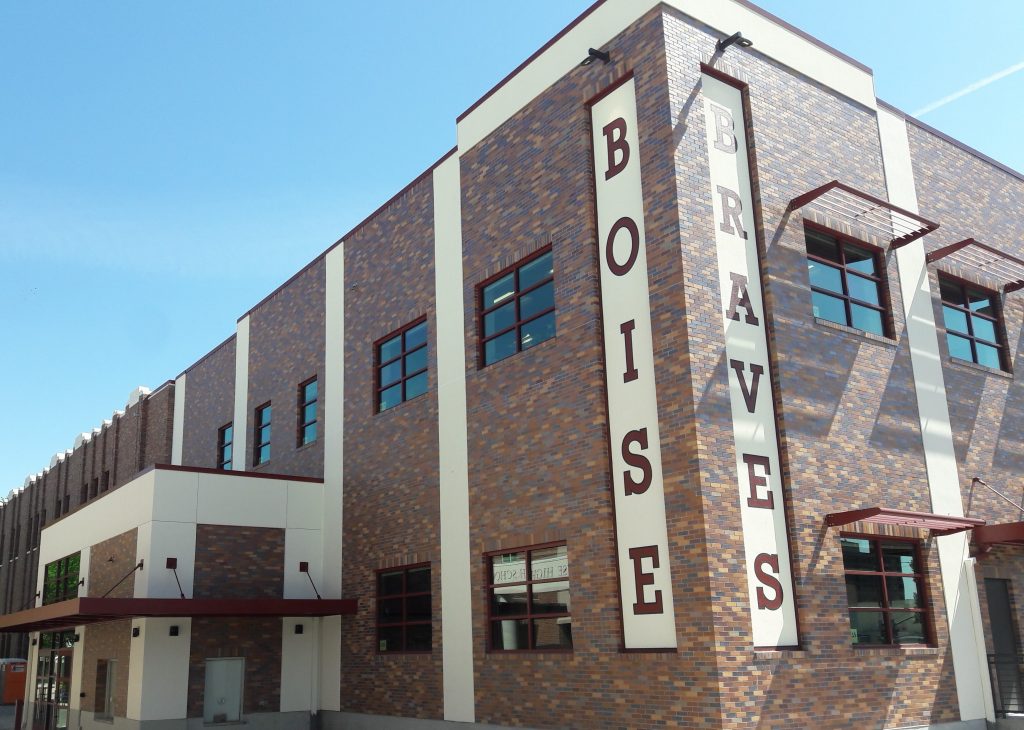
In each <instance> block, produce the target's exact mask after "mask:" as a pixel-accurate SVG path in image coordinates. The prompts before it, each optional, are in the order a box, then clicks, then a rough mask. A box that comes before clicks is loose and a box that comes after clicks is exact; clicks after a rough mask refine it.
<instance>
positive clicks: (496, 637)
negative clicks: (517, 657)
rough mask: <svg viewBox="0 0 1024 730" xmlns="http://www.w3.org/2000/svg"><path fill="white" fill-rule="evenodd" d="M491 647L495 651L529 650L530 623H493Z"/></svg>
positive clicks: (525, 621) (524, 620)
mask: <svg viewBox="0 0 1024 730" xmlns="http://www.w3.org/2000/svg"><path fill="white" fill-rule="evenodd" d="M491 646H492V647H493V648H495V649H529V648H530V645H529V621H527V620H526V619H518V620H516V621H492V622H491Z"/></svg>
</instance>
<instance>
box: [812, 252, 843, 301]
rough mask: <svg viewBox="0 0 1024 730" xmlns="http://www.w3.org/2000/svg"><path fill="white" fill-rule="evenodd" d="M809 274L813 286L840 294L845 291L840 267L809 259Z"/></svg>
mask: <svg viewBox="0 0 1024 730" xmlns="http://www.w3.org/2000/svg"><path fill="white" fill-rule="evenodd" d="M807 275H808V277H810V280H811V286H818V287H821V288H822V289H828V290H829V291H834V292H837V293H839V294H842V293H843V277H842V275H841V274H840V273H839V269H835V268H833V267H831V266H828V265H827V264H823V263H820V262H818V261H814V260H812V259H808V260H807Z"/></svg>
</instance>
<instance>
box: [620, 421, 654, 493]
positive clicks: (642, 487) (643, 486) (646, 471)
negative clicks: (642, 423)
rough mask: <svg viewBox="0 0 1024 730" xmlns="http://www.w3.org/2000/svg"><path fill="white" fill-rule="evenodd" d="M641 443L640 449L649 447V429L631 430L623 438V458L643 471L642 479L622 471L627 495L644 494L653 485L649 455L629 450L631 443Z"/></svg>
mask: <svg viewBox="0 0 1024 730" xmlns="http://www.w3.org/2000/svg"><path fill="white" fill-rule="evenodd" d="M633 443H636V444H639V445H640V449H641V450H643V449H646V448H647V429H646V428H641V429H639V430H637V431H630V432H629V433H627V434H626V436H625V437H624V438H623V439H622V460H623V461H624V462H626V463H627V464H629V465H630V466H631V467H633V468H634V469H639V470H640V471H641V472H643V476H642V477H641V478H640V481H636V480H635V479H633V476H632V475H631V474H630V473H629V471H628V470H627V471H624V472H622V480H623V482H624V483H625V485H626V495H627V496H628V495H630V494H643V493H644V492H646V491H647V490H648V489H650V486H651V480H652V479H653V477H652V475H651V462H649V461H648V460H647V457H646V456H644V455H643V454H634V453H633V452H631V451H630V450H629V446H630V444H633Z"/></svg>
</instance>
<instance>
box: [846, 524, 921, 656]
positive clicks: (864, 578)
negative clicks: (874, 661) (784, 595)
mask: <svg viewBox="0 0 1024 730" xmlns="http://www.w3.org/2000/svg"><path fill="white" fill-rule="evenodd" d="M840 542H841V544H842V549H843V568H844V570H845V572H846V597H847V602H848V604H849V608H850V640H851V643H853V644H867V645H880V644H881V645H884V644H928V643H930V638H929V637H930V635H931V634H930V626H929V622H928V611H927V609H926V607H925V606H926V601H925V575H924V566H923V564H922V561H921V551H920V541H919V540H892V539H890V538H875V537H851V536H844V537H842V538H840Z"/></svg>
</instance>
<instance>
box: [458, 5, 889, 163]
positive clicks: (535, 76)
mask: <svg viewBox="0 0 1024 730" xmlns="http://www.w3.org/2000/svg"><path fill="white" fill-rule="evenodd" d="M659 4H662V3H660V2H657V1H656V0H605V2H604V3H602V4H600V5H598V6H596V7H594V8H593V9H592V10H590V11H588V12H589V14H588V15H586V17H584V18H583V19H582V20H580V21H579V22H578V23H577V24H576V25H575V26H573V27H572V28H571V29H570V30H568V31H566V32H565V34H564V35H563V36H562V37H561V38H558V40H557V41H555V42H553V43H552V44H551V45H550V46H549V47H548V48H546V49H545V50H544V52H543V53H541V54H539V55H538V56H537V57H536V58H534V59H533V60H532V61H530V62H529V63H527V64H526V65H525V66H524V67H523V68H521V69H520V70H519V71H518V72H516V73H514V75H513V76H511V77H510V78H508V79H506V80H505V81H503V82H502V83H501V84H500V85H499V86H498V87H497V88H495V89H494V90H493V91H492V92H490V96H488V97H487V98H485V99H483V100H482V101H480V102H478V104H477V106H476V107H475V108H472V110H471V111H469V112H466V113H465V115H464V116H463V117H462V118H461V119H460V120H459V122H458V124H457V129H458V140H459V153H460V154H465V152H466V151H468V150H470V149H472V148H473V146H474V145H476V144H477V143H478V142H480V141H481V140H483V139H484V138H485V137H487V135H489V134H490V133H491V132H493V131H494V130H495V129H497V128H498V127H499V126H500V125H501V124H503V123H504V122H505V121H506V120H508V119H509V118H510V117H512V116H513V115H514V114H515V113H516V112H518V111H519V110H520V109H522V108H523V107H524V106H526V105H527V104H529V103H530V102H531V101H533V99H535V98H537V96H539V95H540V94H541V93H542V92H543V91H544V90H545V89H547V88H548V87H550V86H551V85H552V84H554V83H555V82H556V81H557V80H558V79H560V78H561V77H562V76H564V75H565V74H566V73H568V72H569V71H570V70H571V69H573V68H574V67H575V66H578V65H579V63H580V61H582V60H583V59H584V58H585V57H586V55H587V49H588V48H591V47H593V48H602V47H603V46H604V45H605V44H606V43H608V41H610V40H611V39H612V38H614V37H615V36H616V35H618V34H619V33H621V32H622V31H623V30H624V29H625V28H626V27H627V26H628V25H630V24H631V23H633V22H634V21H636V20H637V19H638V18H640V17H641V16H643V15H644V14H645V13H647V12H648V11H649V10H651V9H652V8H654V7H655V6H657V5H659ZM664 4H665V5H667V6H670V7H672V8H675V9H676V10H678V11H679V12H681V13H683V14H685V15H688V16H690V17H691V18H693V19H694V20H696V21H698V22H700V23H704V24H705V25H709V26H711V27H712V28H714V29H716V30H718V31H719V32H721V33H722V34H723V35H725V36H729V35H732V34H733V33H735V32H736V31H742V32H743V35H744V36H745V37H746V38H749V39H750V40H751V41H753V43H754V47H753V49H752V51H739V50H732V51H727V52H726V56H728V54H730V53H737V52H746V53H750V52H756V53H760V54H763V55H765V56H768V57H769V58H772V59H774V60H776V61H778V62H779V63H781V64H783V65H785V66H788V67H789V68H791V69H793V70H795V71H797V72H799V73H802V74H804V75H806V76H808V77H810V78H812V79H814V80H815V81H817V82H819V83H821V84H824V85H825V86H827V87H829V88H830V89H832V90H834V91H836V92H838V93H840V94H842V95H843V96H846V97H849V98H850V99H853V100H854V101H857V102H859V103H861V104H863V105H864V106H866V107H868V108H870V109H876V108H877V105H876V101H875V84H874V78H873V77H872V75H871V73H870V72H869V71H865V70H864V69H863V68H861V67H859V66H857V65H855V64H854V63H851V62H850V61H848V60H846V59H845V58H842V57H841V56H839V55H837V54H836V53H834V52H832V51H829V50H827V49H825V48H823V47H821V46H819V45H818V44H816V43H814V42H813V41H811V40H809V39H807V38H805V37H804V36H802V35H800V34H799V33H797V32H795V31H793V30H791V29H790V28H787V27H786V26H785V25H781V24H780V23H779V22H778V21H775V20H772V19H771V18H768V17H766V16H764V15H762V14H761V13H758V12H756V11H755V10H753V9H751V8H750V7H748V6H747V5H745V4H743V3H741V2H737V0H664ZM708 50H709V51H711V50H713V49H712V48H711V47H710V46H709V48H708ZM613 53H614V51H613ZM612 60H613V61H614V57H613V59H612Z"/></svg>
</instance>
